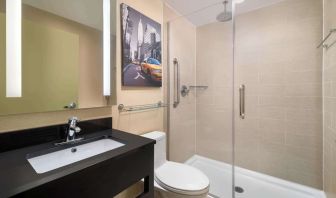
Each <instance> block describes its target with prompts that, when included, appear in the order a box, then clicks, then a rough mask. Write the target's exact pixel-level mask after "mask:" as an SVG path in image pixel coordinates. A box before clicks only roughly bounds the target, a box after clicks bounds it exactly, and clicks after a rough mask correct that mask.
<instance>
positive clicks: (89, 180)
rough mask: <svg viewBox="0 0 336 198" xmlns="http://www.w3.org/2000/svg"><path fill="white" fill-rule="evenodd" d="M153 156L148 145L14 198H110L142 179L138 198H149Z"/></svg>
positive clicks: (151, 186)
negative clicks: (142, 188)
mask: <svg viewBox="0 0 336 198" xmlns="http://www.w3.org/2000/svg"><path fill="white" fill-rule="evenodd" d="M153 152H154V148H153V146H152V145H150V146H147V147H144V148H140V149H137V150H134V151H131V152H128V153H125V154H123V155H121V156H118V157H116V158H113V159H110V160H107V161H104V162H102V163H99V164H97V165H94V166H92V167H90V168H86V169H84V170H82V171H78V172H75V173H73V174H70V175H68V176H65V177H62V178H60V179H57V180H54V181H52V182H49V183H47V184H44V185H42V186H40V187H37V188H34V189H32V190H29V191H27V192H24V193H21V194H19V195H16V196H14V197H31V198H33V197H34V198H35V197H48V198H54V197H55V198H77V197H78V198H112V197H114V196H115V195H117V194H118V193H120V192H122V191H123V190H124V189H127V187H129V186H131V185H132V184H135V183H136V182H138V181H140V180H141V179H144V191H143V193H142V194H140V195H138V197H148V198H152V197H154V196H153V184H154V183H153V182H154V181H153V178H154V176H153V174H154V173H153V170H154V167H153V164H154V161H153V157H152V156H153V155H154V153H153Z"/></svg>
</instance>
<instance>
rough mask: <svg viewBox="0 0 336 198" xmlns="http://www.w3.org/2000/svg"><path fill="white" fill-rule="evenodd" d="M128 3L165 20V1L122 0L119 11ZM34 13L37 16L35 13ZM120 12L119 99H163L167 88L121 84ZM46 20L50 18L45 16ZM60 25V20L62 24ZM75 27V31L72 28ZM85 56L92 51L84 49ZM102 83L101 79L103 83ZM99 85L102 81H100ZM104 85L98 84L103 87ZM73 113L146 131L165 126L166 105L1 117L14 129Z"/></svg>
mask: <svg viewBox="0 0 336 198" xmlns="http://www.w3.org/2000/svg"><path fill="white" fill-rule="evenodd" d="M122 2H124V3H127V4H128V5H130V6H132V7H133V8H135V9H137V10H139V11H140V12H142V13H144V14H146V15H147V16H148V17H150V18H152V19H154V20H156V21H158V22H159V23H162V21H163V4H162V2H161V1H160V0H145V1H141V2H140V1H136V0H125V1H121V0H120V1H118V5H117V10H118V12H119V4H120V3H122ZM32 17H34V16H32ZM119 17H120V15H119V14H117V31H116V32H117V38H116V40H117V50H116V51H117V52H116V54H117V55H116V57H117V64H116V65H115V66H114V65H112V67H113V68H116V72H117V80H116V82H112V83H116V89H117V93H116V94H117V102H118V104H120V103H123V104H125V105H137V104H148V103H156V102H158V101H161V100H163V91H162V90H163V88H132V87H123V86H122V85H121V59H120V57H121V43H120V40H121V38H120V31H119V30H120V20H119ZM44 20H47V19H46V18H44ZM58 25H60V24H58ZM72 31H75V30H73V29H72ZM83 53H84V54H85V56H87V54H88V53H89V52H83ZM83 56H84V55H83ZM99 84H100V83H99ZM96 86H98V85H96ZM100 89H101V86H100V85H99V86H98V87H97V90H100ZM71 115H76V116H78V117H79V118H81V119H83V120H84V119H90V118H96V117H103V116H111V115H112V117H113V126H114V128H117V129H121V130H125V131H128V132H132V133H144V132H147V131H151V130H163V109H159V110H153V111H145V112H139V113H119V111H118V108H117V106H112V108H111V107H105V108H93V109H83V110H73V111H58V112H46V113H34V114H22V115H12V116H1V117H0V131H1V132H5V131H13V130H18V129H23V128H32V127H37V126H45V125H49V124H57V123H64V122H65V121H66V120H67V118H68V117H69V116H71Z"/></svg>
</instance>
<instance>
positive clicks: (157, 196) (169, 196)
mask: <svg viewBox="0 0 336 198" xmlns="http://www.w3.org/2000/svg"><path fill="white" fill-rule="evenodd" d="M208 197H209V196H208V193H205V194H202V195H182V194H177V193H174V192H169V191H166V190H164V189H162V188H159V187H155V188H154V198H208Z"/></svg>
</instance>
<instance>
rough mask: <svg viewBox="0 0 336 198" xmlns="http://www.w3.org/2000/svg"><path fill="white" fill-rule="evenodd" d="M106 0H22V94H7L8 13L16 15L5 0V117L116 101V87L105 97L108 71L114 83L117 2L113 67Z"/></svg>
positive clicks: (1, 10)
mask: <svg viewBox="0 0 336 198" xmlns="http://www.w3.org/2000/svg"><path fill="white" fill-rule="evenodd" d="M7 1H10V0H7ZM103 1H104V0H21V3H22V4H21V6H22V8H21V9H22V13H21V14H22V17H21V19H22V20H21V29H22V30H21V32H22V36H21V39H22V42H21V48H22V50H21V53H22V56H21V57H22V64H21V65H22V66H21V81H22V83H21V86H22V87H21V97H7V95H6V89H8V87H6V78H7V79H9V78H10V76H8V74H6V49H7V50H8V47H7V48H6V27H8V26H6V21H7V20H6V17H7V19H8V17H9V16H10V15H9V14H8V13H6V0H0V115H9V114H21V113H33V112H47V111H58V110H64V109H67V108H93V107H103V106H108V105H111V104H112V103H113V99H112V97H113V95H115V94H114V93H113V90H112V93H111V96H104V94H105V92H104V86H106V84H104V78H105V77H104V71H110V72H109V75H110V76H111V80H110V81H109V83H110V85H109V87H110V86H111V85H114V84H115V83H114V80H113V79H115V69H113V68H114V67H115V35H116V30H115V26H116V24H115V23H116V0H111V1H110V6H111V7H110V13H111V15H110V27H111V29H110V35H111V36H110V46H111V47H110V49H109V51H110V53H109V54H110V57H109V59H110V65H111V67H110V68H108V70H106V64H104V50H105V49H106V46H105V48H104V42H103V41H104V38H105V39H106V37H104V36H103V35H104V34H103V33H104V27H105V26H104V20H103V19H104V17H103V13H104V12H103V5H104V3H103ZM7 9H8V8H7ZM105 25H106V24H105ZM7 45H8V44H7ZM106 52H108V51H106ZM7 53H8V52H7ZM105 56H106V55H105ZM105 83H106V81H105ZM105 90H106V89H105Z"/></svg>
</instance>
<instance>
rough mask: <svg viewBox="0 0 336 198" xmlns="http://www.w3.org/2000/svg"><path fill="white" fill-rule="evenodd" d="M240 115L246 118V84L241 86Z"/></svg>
mask: <svg viewBox="0 0 336 198" xmlns="http://www.w3.org/2000/svg"><path fill="white" fill-rule="evenodd" d="M239 116H240V118H241V119H245V85H240V87H239Z"/></svg>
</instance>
